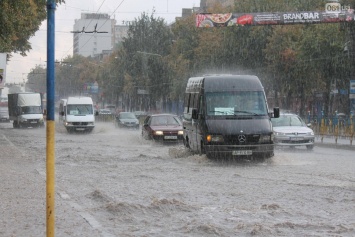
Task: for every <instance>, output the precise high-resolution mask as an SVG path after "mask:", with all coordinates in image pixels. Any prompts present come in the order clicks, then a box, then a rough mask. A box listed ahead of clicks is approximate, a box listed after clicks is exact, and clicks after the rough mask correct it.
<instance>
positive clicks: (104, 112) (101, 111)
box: [99, 109, 112, 114]
mask: <svg viewBox="0 0 355 237" xmlns="http://www.w3.org/2000/svg"><path fill="white" fill-rule="evenodd" d="M99 114H112V111H111V110H110V109H99Z"/></svg>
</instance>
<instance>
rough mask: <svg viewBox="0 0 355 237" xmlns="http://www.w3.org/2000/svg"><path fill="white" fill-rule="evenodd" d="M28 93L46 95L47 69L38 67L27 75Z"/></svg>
mask: <svg viewBox="0 0 355 237" xmlns="http://www.w3.org/2000/svg"><path fill="white" fill-rule="evenodd" d="M26 91H33V92H40V93H45V92H46V91H47V78H46V68H44V67H42V66H41V65H37V66H36V67H35V68H34V69H31V72H30V73H29V74H28V75H27V82H26Z"/></svg>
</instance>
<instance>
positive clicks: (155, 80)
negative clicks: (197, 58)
mask: <svg viewBox="0 0 355 237" xmlns="http://www.w3.org/2000/svg"><path fill="white" fill-rule="evenodd" d="M172 40H173V35H172V32H171V30H170V28H169V27H168V26H167V24H166V23H165V21H164V20H163V19H162V18H155V17H154V12H153V13H152V15H151V16H148V15H147V14H146V13H143V14H142V15H141V17H140V18H138V19H136V20H135V21H134V22H133V23H132V24H131V25H130V27H129V30H128V36H127V38H126V39H125V41H124V42H123V44H122V47H123V50H124V54H125V61H124V71H125V73H124V75H125V78H130V79H131V83H132V84H133V87H130V88H131V89H130V90H133V91H130V92H129V93H130V94H129V97H128V98H127V99H129V100H130V101H134V102H137V101H138V95H137V90H138V89H141V90H149V93H150V94H149V95H150V102H151V103H150V107H151V108H153V109H155V101H157V100H159V99H160V98H163V100H164V101H165V100H166V99H167V96H168V95H169V88H167V85H169V83H170V77H169V73H168V66H167V61H166V60H164V58H165V57H166V56H167V55H169V53H170V50H171V45H172ZM132 97H133V98H132ZM127 103H128V102H127ZM137 106H140V104H136V105H134V104H133V105H132V107H137Z"/></svg>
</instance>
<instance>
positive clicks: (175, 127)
mask: <svg viewBox="0 0 355 237" xmlns="http://www.w3.org/2000/svg"><path fill="white" fill-rule="evenodd" d="M183 135H184V132H183V127H182V122H181V120H180V118H179V116H177V115H174V114H152V115H148V116H147V117H146V118H145V120H144V122H143V126H142V136H143V138H145V139H153V140H155V141H163V142H179V141H182V140H183Z"/></svg>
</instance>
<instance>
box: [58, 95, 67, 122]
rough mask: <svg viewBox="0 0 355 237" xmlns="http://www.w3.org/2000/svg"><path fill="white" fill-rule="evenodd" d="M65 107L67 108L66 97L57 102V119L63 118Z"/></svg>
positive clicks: (62, 119) (61, 119)
mask: <svg viewBox="0 0 355 237" xmlns="http://www.w3.org/2000/svg"><path fill="white" fill-rule="evenodd" d="M66 109H67V99H61V100H60V102H59V121H64V120H65V115H66V113H65V111H66Z"/></svg>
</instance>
